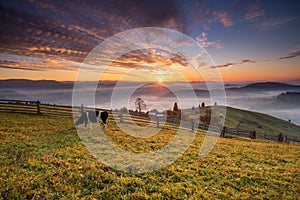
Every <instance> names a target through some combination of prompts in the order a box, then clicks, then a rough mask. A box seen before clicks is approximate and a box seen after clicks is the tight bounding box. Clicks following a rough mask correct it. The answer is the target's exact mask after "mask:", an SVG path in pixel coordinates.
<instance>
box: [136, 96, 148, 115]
mask: <svg viewBox="0 0 300 200" xmlns="http://www.w3.org/2000/svg"><path fill="white" fill-rule="evenodd" d="M134 105H135V107H136V109H137V110H138V111H139V113H141V111H142V110H145V109H146V108H147V107H146V103H145V101H144V100H143V99H141V98H137V99H136V100H135V102H134Z"/></svg>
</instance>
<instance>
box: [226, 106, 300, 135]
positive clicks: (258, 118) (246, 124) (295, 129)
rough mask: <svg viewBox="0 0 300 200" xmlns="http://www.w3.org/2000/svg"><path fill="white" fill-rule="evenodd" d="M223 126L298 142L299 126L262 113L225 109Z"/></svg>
mask: <svg viewBox="0 0 300 200" xmlns="http://www.w3.org/2000/svg"><path fill="white" fill-rule="evenodd" d="M225 125H226V126H228V127H230V128H238V129H245V130H256V131H257V132H260V133H266V134H267V135H275V136H277V135H278V134H279V133H282V134H284V135H287V136H290V137H293V138H296V139H298V140H300V126H297V125H295V124H293V123H289V122H287V121H284V120H281V119H278V118H275V117H272V116H269V115H265V114H262V113H257V112H251V111H247V110H240V109H236V108H231V107H227V110H226V122H225ZM258 125H261V128H258Z"/></svg>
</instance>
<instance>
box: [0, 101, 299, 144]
mask: <svg viewBox="0 0 300 200" xmlns="http://www.w3.org/2000/svg"><path fill="white" fill-rule="evenodd" d="M82 109H83V106H82V107H77V108H76V107H75V109H74V107H72V106H61V105H59V106H57V105H50V104H43V103H41V102H40V101H24V100H8V99H0V111H2V112H11V113H24V114H35V115H55V116H72V115H73V114H76V115H79V114H80V111H81V110H82ZM84 110H92V108H87V107H84ZM98 110H104V109H98ZM110 113H111V112H110ZM109 119H113V120H118V121H119V122H120V123H136V124H139V123H141V124H152V125H153V126H156V127H161V126H162V123H163V128H168V129H178V128H179V123H180V124H181V126H180V128H181V129H184V130H190V131H193V132H194V131H197V130H208V127H209V126H208V125H205V124H198V127H195V124H196V123H195V121H180V120H179V122H177V123H176V122H175V121H176V120H174V119H171V120H170V119H169V118H168V117H167V116H163V115H161V116H159V117H155V116H152V117H151V116H150V117H149V116H138V115H132V114H128V113H121V112H119V113H117V112H113V116H112V115H110V118H109ZM212 129H214V130H215V131H216V132H221V134H220V136H221V137H247V138H251V139H256V138H260V139H267V140H277V141H281V142H286V141H288V140H290V141H297V142H300V141H299V140H298V139H296V138H287V137H286V136H284V135H282V134H280V135H278V136H276V135H267V134H266V133H260V132H256V131H254V130H242V129H234V128H228V127H223V128H221V127H217V126H215V127H212Z"/></svg>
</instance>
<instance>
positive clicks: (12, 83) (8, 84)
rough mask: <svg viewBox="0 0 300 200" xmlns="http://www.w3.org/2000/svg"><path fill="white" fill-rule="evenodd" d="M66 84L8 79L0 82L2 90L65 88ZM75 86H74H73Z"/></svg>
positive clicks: (50, 81)
mask: <svg viewBox="0 0 300 200" xmlns="http://www.w3.org/2000/svg"><path fill="white" fill-rule="evenodd" d="M68 85H70V84H64V83H62V82H59V81H55V80H28V79H6V80H0V88H18V89H19V88H28V87H30V88H35V87H38V88H41V87H44V88H45V87H64V86H68ZM72 85H73V84H72Z"/></svg>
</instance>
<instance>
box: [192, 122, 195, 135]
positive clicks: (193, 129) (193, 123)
mask: <svg viewBox="0 0 300 200" xmlns="http://www.w3.org/2000/svg"><path fill="white" fill-rule="evenodd" d="M192 132H193V133H194V132H195V121H194V120H192Z"/></svg>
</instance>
